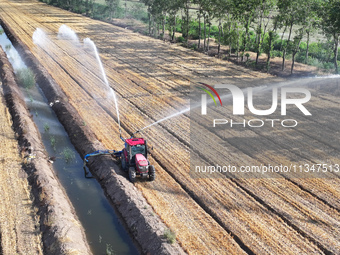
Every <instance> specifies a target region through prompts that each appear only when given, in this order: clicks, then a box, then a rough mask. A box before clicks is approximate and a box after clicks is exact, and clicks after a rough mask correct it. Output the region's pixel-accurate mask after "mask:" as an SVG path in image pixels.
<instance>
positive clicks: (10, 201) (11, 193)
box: [0, 93, 42, 254]
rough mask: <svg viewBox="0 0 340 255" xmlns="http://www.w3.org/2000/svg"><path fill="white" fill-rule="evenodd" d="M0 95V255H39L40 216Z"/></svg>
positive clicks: (8, 116) (8, 115)
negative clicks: (34, 204) (32, 197)
mask: <svg viewBox="0 0 340 255" xmlns="http://www.w3.org/2000/svg"><path fill="white" fill-rule="evenodd" d="M11 126H12V120H11V115H10V114H9V112H8V109H7V107H6V106H5V103H4V98H3V94H2V93H1V102H0V133H1V141H0V183H1V185H0V194H1V195H0V233H1V234H0V236H1V239H0V241H1V246H0V253H1V254H42V246H41V233H40V229H39V217H37V215H36V208H35V207H34V206H33V202H32V199H31V197H30V194H31V191H30V187H29V185H28V182H27V179H26V173H25V172H24V171H23V169H22V168H21V164H22V158H21V157H20V156H19V150H18V142H17V140H16V137H15V134H14V132H13V130H12V128H11Z"/></svg>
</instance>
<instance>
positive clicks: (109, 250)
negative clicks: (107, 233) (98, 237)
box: [106, 244, 115, 255]
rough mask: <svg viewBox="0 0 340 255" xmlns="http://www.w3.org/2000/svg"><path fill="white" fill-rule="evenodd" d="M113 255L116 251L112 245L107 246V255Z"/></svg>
mask: <svg viewBox="0 0 340 255" xmlns="http://www.w3.org/2000/svg"><path fill="white" fill-rule="evenodd" d="M113 254H115V253H114V250H113V248H112V246H111V244H106V255H113Z"/></svg>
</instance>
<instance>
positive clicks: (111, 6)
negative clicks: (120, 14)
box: [105, 0, 120, 20]
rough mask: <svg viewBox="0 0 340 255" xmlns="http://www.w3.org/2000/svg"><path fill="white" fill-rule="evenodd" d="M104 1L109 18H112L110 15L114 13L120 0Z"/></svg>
mask: <svg viewBox="0 0 340 255" xmlns="http://www.w3.org/2000/svg"><path fill="white" fill-rule="evenodd" d="M105 2H106V5H107V7H108V9H109V15H110V17H109V18H110V20H112V17H113V15H114V13H115V11H116V10H117V8H118V6H119V4H120V1H119V0H105Z"/></svg>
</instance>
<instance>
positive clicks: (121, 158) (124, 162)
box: [120, 153, 127, 172]
mask: <svg viewBox="0 0 340 255" xmlns="http://www.w3.org/2000/svg"><path fill="white" fill-rule="evenodd" d="M120 162H121V164H122V169H123V171H125V172H126V170H127V167H126V161H125V156H124V153H122V154H121V155H120Z"/></svg>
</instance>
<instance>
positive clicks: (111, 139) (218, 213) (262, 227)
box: [0, 0, 340, 254]
mask: <svg viewBox="0 0 340 255" xmlns="http://www.w3.org/2000/svg"><path fill="white" fill-rule="evenodd" d="M0 10H1V13H0V18H1V19H2V20H4V21H5V22H6V23H7V24H8V25H9V26H10V27H11V29H13V31H14V32H15V36H17V37H19V38H20V39H21V40H22V41H23V42H24V43H25V44H26V45H27V47H28V48H29V49H30V51H31V52H32V53H33V54H34V55H35V57H36V58H37V59H38V60H39V61H40V62H41V63H42V64H43V65H44V67H45V68H46V69H47V70H48V71H49V73H50V74H51V76H52V77H53V78H54V80H55V81H56V82H57V84H58V85H59V86H60V87H61V88H62V90H63V91H64V92H65V94H66V95H67V101H68V102H69V103H70V104H71V105H72V106H73V107H74V108H75V109H77V111H78V113H79V115H80V116H81V118H82V120H83V121H84V123H86V126H87V127H89V128H90V129H91V130H92V131H93V133H94V134H95V136H96V137H97V139H98V140H99V141H100V142H102V144H103V145H104V146H105V147H106V148H110V149H121V147H122V142H121V141H120V139H119V137H118V135H117V134H118V125H117V116H116V113H115V111H114V110H112V109H114V105H113V104H112V102H108V101H107V100H106V93H107V89H105V87H104V86H103V85H102V82H101V76H100V73H99V70H98V69H96V67H95V65H94V64H93V63H95V62H94V60H93V59H90V58H89V57H88V56H87V55H85V54H84V53H83V52H82V51H81V50H80V49H79V48H76V47H74V46H73V45H72V43H71V42H70V41H68V40H58V39H57V38H56V34H57V32H58V29H59V27H60V25H62V24H67V25H68V26H70V27H71V28H72V29H74V30H75V31H76V32H77V33H78V35H79V37H80V39H84V38H85V37H90V38H91V39H93V40H94V41H95V43H96V44H97V46H98V48H99V51H100V53H101V58H102V59H103V62H104V68H105V70H106V71H107V74H108V79H109V82H110V84H111V86H112V88H113V89H114V90H115V91H116V92H117V94H118V98H119V106H120V112H121V121H122V124H123V136H125V137H126V136H127V133H130V134H131V133H132V132H134V131H136V130H137V129H138V128H141V127H143V126H145V125H147V124H150V123H152V122H153V121H155V120H158V119H160V118H162V117H165V116H167V115H168V114H172V113H175V112H178V111H180V110H183V109H185V108H186V107H188V106H189V103H188V100H187V93H188V92H189V86H190V82H206V83H208V84H216V83H219V82H223V83H232V84H235V85H239V86H240V87H249V86H256V85H262V84H263V83H270V82H273V83H277V82H279V81H282V79H278V78H276V77H273V76H269V75H267V74H263V73H258V72H254V71H250V70H247V69H245V68H243V67H240V66H235V65H233V64H232V63H229V62H225V61H220V60H218V59H213V58H210V57H207V56H204V55H202V54H199V53H197V52H192V51H190V50H188V49H184V48H181V47H177V46H175V45H168V44H165V43H163V42H161V41H158V40H155V39H152V38H148V37H145V36H141V35H139V34H135V33H132V32H130V31H128V30H125V29H122V28H118V27H115V26H112V25H110V24H106V23H103V22H99V21H95V20H90V19H87V18H85V17H82V16H79V15H75V14H72V13H69V12H66V11H63V10H60V9H57V8H53V7H50V6H46V5H44V4H42V3H38V2H36V1H33V0H15V1H3V2H2V3H0ZM13 10H15V11H13ZM18 13H20V15H18ZM38 27H40V28H43V30H44V31H45V32H46V33H47V35H48V36H49V43H48V44H47V45H46V47H38V46H36V45H34V44H33V42H32V34H33V32H34V31H35V30H36V28H38ZM328 98H330V99H329V104H330V105H331V106H336V103H335V102H337V100H336V97H332V96H328ZM332 102H333V103H332ZM324 103H325V101H322V100H321V98H316V102H315V110H316V111H319V110H320V109H321V107H320V106H321V105H323V104H324ZM213 114H215V115H216V116H221V113H220V112H218V111H217V112H214V113H213ZM321 117H322V114H320V119H322V118H321ZM314 126H315V127H320V123H319V124H318V123H316V124H315V125H313V127H311V130H310V131H311V132H310V133H313V130H312V128H314ZM193 128H195V127H193ZM325 128H327V129H329V130H330V131H335V129H334V127H333V126H331V125H329V126H326V127H325ZM189 130H190V129H189V116H188V115H187V114H184V115H181V116H179V117H177V118H174V119H172V120H170V121H165V122H164V123H162V124H161V125H155V126H153V127H151V128H150V129H147V130H145V132H143V136H145V137H146V138H147V139H148V140H149V142H150V143H149V144H152V145H153V146H154V150H153V151H151V154H152V156H151V157H150V160H151V161H152V163H153V164H154V165H155V166H156V169H157V179H156V181H155V182H152V183H150V182H138V183H137V184H136V187H138V189H139V190H140V191H141V192H142V193H143V195H144V196H145V198H146V199H147V201H148V202H149V203H150V205H151V206H152V207H153V209H154V210H155V212H156V213H157V214H158V215H159V216H160V218H161V219H162V220H163V221H164V222H165V223H166V224H167V225H168V226H169V227H170V228H172V229H173V230H175V231H176V233H177V240H178V241H179V243H180V244H181V245H182V247H183V248H184V249H185V250H186V251H187V252H188V253H192V254H209V253H216V254H232V253H234V254H241V253H250V254H323V253H329V254H332V253H338V251H339V250H340V248H339V246H337V243H339V235H338V234H337V233H339V229H340V227H339V218H340V216H339V211H338V209H337V207H338V202H337V201H338V199H339V190H340V188H339V185H340V182H339V180H338V179H335V180H333V179H322V180H314V179H305V180H303V179H296V180H290V179H289V177H287V178H286V179H284V178H282V176H281V179H277V180H276V179H274V180H273V179H264V180H254V179H247V180H233V179H223V178H216V179H210V178H206V179H193V178H192V176H190V174H189V162H190V158H189V148H188V146H189ZM192 130H194V131H195V132H197V133H198V134H200V135H201V137H202V139H201V141H199V142H198V144H197V147H198V148H199V147H204V146H205V147H204V148H205V151H206V152H205V155H203V156H204V157H203V158H204V159H205V160H206V161H208V162H209V157H210V156H211V157H212V156H214V155H218V157H220V158H223V159H225V160H227V161H228V162H230V163H231V164H242V163H243V164H247V165H250V164H254V165H259V164H261V163H262V162H266V161H268V160H271V162H273V163H280V162H281V163H282V162H287V163H289V162H291V161H293V160H296V159H297V158H298V157H297V153H296V151H295V150H291V146H292V145H295V144H299V142H298V141H296V140H294V139H293V138H299V139H301V140H304V141H307V140H308V139H310V140H311V141H312V142H311V143H310V144H309V143H308V142H306V143H303V145H304V146H305V148H308V149H309V151H310V152H311V153H313V154H310V155H307V156H305V158H306V160H308V162H312V160H313V158H312V157H314V156H315V157H316V156H320V157H321V156H322V155H323V150H327V151H331V150H330V148H334V150H333V153H334V160H336V159H337V152H336V150H337V148H338V147H336V146H337V145H336V141H337V139H336V134H334V135H333V134H332V135H330V138H329V140H330V141H329V142H328V143H327V144H326V143H324V142H320V141H318V140H317V139H318V137H317V133H316V135H314V134H313V135H309V136H308V134H306V131H304V130H299V131H298V132H292V133H290V132H287V134H286V133H285V134H284V135H283V134H280V135H277V136H273V137H268V136H266V135H265V134H262V133H261V132H259V131H254V130H248V129H247V130H245V131H244V132H243V133H242V135H243V137H241V138H240V139H241V140H242V142H239V140H236V139H234V138H235V137H238V136H239V134H238V133H235V132H233V131H230V132H229V133H227V134H225V133H221V132H216V133H212V132H209V131H208V129H202V128H197V129H192ZM278 134H279V132H278ZM281 135H282V136H281ZM208 136H209V137H214V138H215V139H216V140H217V141H220V142H221V144H222V143H228V145H229V146H228V148H230V149H229V150H223V148H222V147H216V146H215V145H211V144H210V143H209V141H207V140H206V139H207V137H208ZM288 138H290V140H289V139H288ZM285 140H288V141H289V142H288V143H286V142H284V141H285ZM313 142H314V143H317V146H318V148H316V149H314V145H312V144H313ZM255 144H260V145H261V146H259V147H258V146H256V145H255ZM267 145H268V146H267ZM275 145H279V146H277V147H276V146H275ZM330 146H333V147H330ZM274 148H278V149H279V150H280V151H279V152H280V153H279V154H275V153H273V149H274ZM281 153H282V155H281ZM277 155H280V156H277ZM311 155H313V156H311ZM194 156H197V157H198V156H201V155H199V154H197V155H195V154H194ZM192 159H193V158H192ZM210 163H211V162H210ZM278 177H279V176H278ZM283 189H288V190H289V191H290V192H287V193H285V194H282V190H283ZM314 211H317V212H318V213H315V212H314ZM331 232H332V233H335V234H334V235H330V236H329V237H328V238H324V236H325V235H327V233H331Z"/></svg>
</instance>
